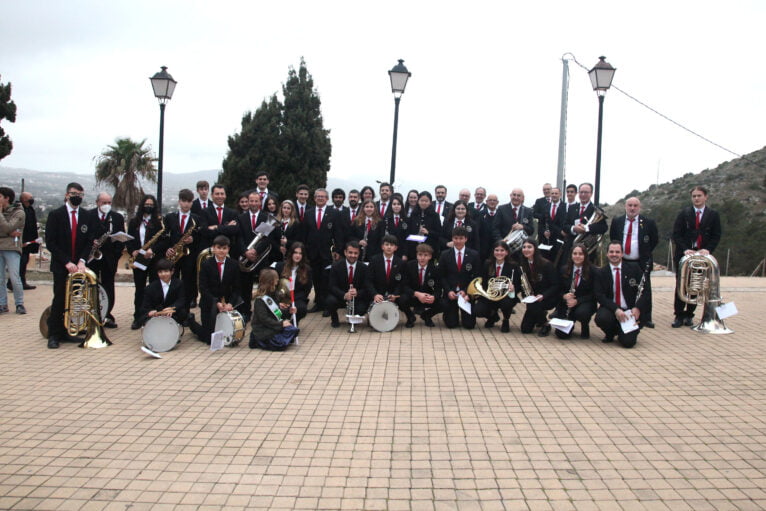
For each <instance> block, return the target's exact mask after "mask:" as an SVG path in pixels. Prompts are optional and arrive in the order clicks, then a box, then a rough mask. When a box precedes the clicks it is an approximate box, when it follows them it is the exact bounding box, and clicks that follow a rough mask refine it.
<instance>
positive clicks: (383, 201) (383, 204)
mask: <svg viewBox="0 0 766 511" xmlns="http://www.w3.org/2000/svg"><path fill="white" fill-rule="evenodd" d="M378 191H379V192H380V200H379V201H375V209H377V210H378V214H379V215H380V217H381V218H385V217H386V215H387V214H388V212H389V210H390V209H391V202H390V201H391V195H392V194H393V193H394V190H393V188H392V187H391V185H390V184H388V183H380V188H379V189H378Z"/></svg>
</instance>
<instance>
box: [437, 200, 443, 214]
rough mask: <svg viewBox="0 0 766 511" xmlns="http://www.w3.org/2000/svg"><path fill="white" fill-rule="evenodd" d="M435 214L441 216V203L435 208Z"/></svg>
mask: <svg viewBox="0 0 766 511" xmlns="http://www.w3.org/2000/svg"><path fill="white" fill-rule="evenodd" d="M436 214H437V215H441V214H442V203H441V202H440V203H439V204H437V206H436Z"/></svg>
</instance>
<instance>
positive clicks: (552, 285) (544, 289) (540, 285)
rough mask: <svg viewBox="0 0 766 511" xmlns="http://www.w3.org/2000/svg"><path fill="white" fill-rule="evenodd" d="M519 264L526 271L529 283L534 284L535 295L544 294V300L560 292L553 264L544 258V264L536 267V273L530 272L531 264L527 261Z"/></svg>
mask: <svg viewBox="0 0 766 511" xmlns="http://www.w3.org/2000/svg"><path fill="white" fill-rule="evenodd" d="M519 266H520V267H521V268H522V270H523V271H524V272H525V273H526V275H527V279H528V280H529V284H530V285H531V286H532V291H533V292H534V293H535V295H543V301H546V300H549V299H550V298H552V297H555V296H556V295H557V294H558V292H559V284H558V279H557V277H556V269H555V268H554V267H553V264H551V263H550V262H548V261H546V260H543V264H542V265H538V266H536V267H535V274H531V273H530V272H529V266H528V265H527V264H526V261H523V262H522V263H521V264H520V265H519ZM551 307H553V305H551Z"/></svg>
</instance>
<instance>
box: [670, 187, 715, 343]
mask: <svg viewBox="0 0 766 511" xmlns="http://www.w3.org/2000/svg"><path fill="white" fill-rule="evenodd" d="M691 197H692V205H691V206H687V207H685V208H684V209H682V210H681V211H680V212H679V213H678V216H677V217H676V221H675V223H674V224H673V243H674V244H675V246H676V250H675V253H674V254H673V262H674V264H675V265H676V289H678V278H679V276H680V275H681V268H680V265H679V262H680V261H681V258H682V257H683V256H685V255H691V254H694V253H695V252H699V253H700V254H701V255H712V254H713V251H714V250H715V249H716V247H717V246H718V242H720V241H721V217H720V216H719V215H718V211H715V210H713V209H711V208H709V207H707V199H708V189H707V188H705V187H704V186H695V187H694V188H692V191H691ZM696 308H697V306H696V305H695V304H691V303H686V302H684V301H683V300H681V299H680V298H679V297H678V293H676V294H675V300H674V302H673V311H674V313H675V316H676V318H675V320H674V321H673V324H672V325H671V326H672V327H673V328H679V327H681V326H682V325H686V326H692V325H693V324H694V320H693V318H694V310H695V309H696Z"/></svg>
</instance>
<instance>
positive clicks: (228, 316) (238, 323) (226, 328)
mask: <svg viewBox="0 0 766 511" xmlns="http://www.w3.org/2000/svg"><path fill="white" fill-rule="evenodd" d="M214 331H215V332H218V331H221V332H223V345H224V346H236V345H237V344H239V341H241V340H242V338H244V337H245V319H244V318H243V317H242V314H240V313H239V312H237V311H228V312H219V313H218V315H217V316H216V317H215V330H214Z"/></svg>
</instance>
